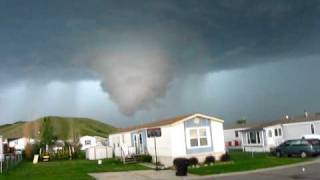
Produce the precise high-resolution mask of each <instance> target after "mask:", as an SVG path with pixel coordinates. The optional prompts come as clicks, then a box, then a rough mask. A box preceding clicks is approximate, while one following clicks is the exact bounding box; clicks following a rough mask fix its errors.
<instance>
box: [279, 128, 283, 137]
mask: <svg viewBox="0 0 320 180" xmlns="http://www.w3.org/2000/svg"><path fill="white" fill-rule="evenodd" d="M278 134H279V136H282V131H281V128H279V129H278Z"/></svg>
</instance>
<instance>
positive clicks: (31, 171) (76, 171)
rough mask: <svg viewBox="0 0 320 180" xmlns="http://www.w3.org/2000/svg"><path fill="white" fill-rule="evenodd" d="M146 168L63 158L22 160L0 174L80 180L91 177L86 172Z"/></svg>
mask: <svg viewBox="0 0 320 180" xmlns="http://www.w3.org/2000/svg"><path fill="white" fill-rule="evenodd" d="M144 169H148V168H147V167H144V166H142V165H139V164H125V165H124V164H122V162H120V161H117V160H112V159H109V160H103V162H102V164H101V165H98V164H97V161H89V160H65V161H51V162H40V163H38V164H36V165H34V164H32V162H27V161H23V162H22V163H21V164H19V165H18V166H17V167H16V168H14V169H12V170H10V171H9V172H7V173H6V174H4V175H0V180H2V179H6V180H7V179H9V180H11V179H32V180H39V179H44V180H50V179H52V180H53V179H55V180H56V179H59V180H60V179H61V180H63V179H67V180H73V179H77V180H82V179H93V178H92V177H90V176H89V175H88V173H93V172H110V171H132V170H144Z"/></svg>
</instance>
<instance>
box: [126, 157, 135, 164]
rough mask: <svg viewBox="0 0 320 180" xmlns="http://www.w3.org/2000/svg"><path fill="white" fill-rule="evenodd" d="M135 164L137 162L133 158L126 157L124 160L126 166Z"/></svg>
mask: <svg viewBox="0 0 320 180" xmlns="http://www.w3.org/2000/svg"><path fill="white" fill-rule="evenodd" d="M136 162H137V160H136V158H134V157H130V158H129V157H127V158H126V159H125V163H126V164H128V163H136Z"/></svg>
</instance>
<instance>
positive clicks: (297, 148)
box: [274, 139, 320, 158]
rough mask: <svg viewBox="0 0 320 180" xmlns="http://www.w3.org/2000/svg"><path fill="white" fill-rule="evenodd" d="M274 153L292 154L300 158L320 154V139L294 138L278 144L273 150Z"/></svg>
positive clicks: (281, 154)
mask: <svg viewBox="0 0 320 180" xmlns="http://www.w3.org/2000/svg"><path fill="white" fill-rule="evenodd" d="M274 153H275V155H276V156H278V157H281V156H289V157H290V156H292V155H297V156H300V157H302V158H305V157H307V156H314V155H319V154H320V140H318V139H294V140H288V141H285V142H284V143H282V144H280V145H279V146H278V147H277V148H276V149H275V151H274Z"/></svg>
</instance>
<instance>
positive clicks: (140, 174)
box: [90, 159, 320, 180]
mask: <svg viewBox="0 0 320 180" xmlns="http://www.w3.org/2000/svg"><path fill="white" fill-rule="evenodd" d="M307 163H308V162H307ZM311 163H313V164H307V165H300V166H296V165H292V166H295V167H289V168H287V167H277V168H276V170H258V171H259V172H251V173H246V172H243V173H242V174H241V175H222V176H219V175H216V176H211V177H201V176H195V175H191V174H189V176H187V177H177V176H175V173H174V171H173V170H165V171H154V170H142V171H130V172H109V173H92V174H90V175H91V176H92V177H94V178H95V179H98V180H110V179H112V180H128V179H130V180H212V179H213V180H320V159H319V160H317V161H314V162H311ZM279 168H280V169H279ZM303 168H304V170H303Z"/></svg>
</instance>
